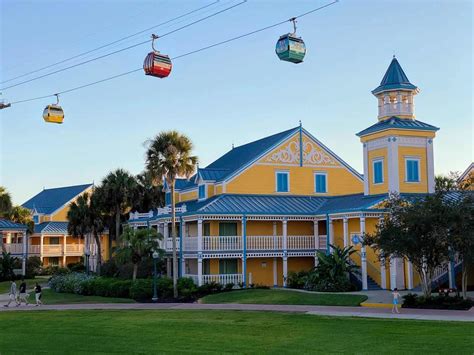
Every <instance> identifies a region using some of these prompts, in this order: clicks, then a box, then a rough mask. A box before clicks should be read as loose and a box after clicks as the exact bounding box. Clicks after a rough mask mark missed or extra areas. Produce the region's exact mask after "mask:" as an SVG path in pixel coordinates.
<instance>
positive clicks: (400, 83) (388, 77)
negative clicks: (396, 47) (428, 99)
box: [372, 56, 418, 95]
mask: <svg viewBox="0 0 474 355" xmlns="http://www.w3.org/2000/svg"><path fill="white" fill-rule="evenodd" d="M396 89H401V90H416V89H418V88H417V87H416V86H415V85H413V84H412V83H410V80H408V77H407V76H406V74H405V72H404V71H403V69H402V67H401V66H400V63H398V60H397V58H395V56H394V57H393V59H392V62H391V63H390V65H389V67H388V69H387V71H386V72H385V75H384V77H383V79H382V81H381V82H380V85H379V86H378V87H376V88H375V89H374V90H373V91H372V94H374V95H375V94H378V93H380V92H382V91H387V90H396Z"/></svg>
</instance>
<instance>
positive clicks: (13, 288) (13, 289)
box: [3, 280, 18, 307]
mask: <svg viewBox="0 0 474 355" xmlns="http://www.w3.org/2000/svg"><path fill="white" fill-rule="evenodd" d="M8 295H9V300H8V303H7V304H4V305H3V306H4V307H8V306H10V303H12V301H13V302H15V303H16V305H17V306H18V301H17V299H16V297H17V295H16V283H15V281H14V280H12V283H11V284H10V293H9V294H8Z"/></svg>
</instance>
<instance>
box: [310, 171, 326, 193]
mask: <svg viewBox="0 0 474 355" xmlns="http://www.w3.org/2000/svg"><path fill="white" fill-rule="evenodd" d="M316 175H324V176H325V177H326V179H325V182H326V186H325V188H326V191H325V192H318V191H316ZM313 183H314V193H315V194H317V195H327V194H328V191H329V188H328V185H329V184H328V173H327V172H326V171H313Z"/></svg>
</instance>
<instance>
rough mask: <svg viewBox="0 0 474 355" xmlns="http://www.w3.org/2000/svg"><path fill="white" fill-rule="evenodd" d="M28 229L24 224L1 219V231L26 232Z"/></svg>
mask: <svg viewBox="0 0 474 355" xmlns="http://www.w3.org/2000/svg"><path fill="white" fill-rule="evenodd" d="M26 229H28V227H27V226H25V225H24V224H20V223H16V222H13V221H10V220H8V219H3V218H0V230H19V231H24V230H26Z"/></svg>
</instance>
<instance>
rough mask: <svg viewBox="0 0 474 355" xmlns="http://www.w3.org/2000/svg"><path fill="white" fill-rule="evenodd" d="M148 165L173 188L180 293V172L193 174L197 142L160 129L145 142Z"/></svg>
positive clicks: (175, 264)
mask: <svg viewBox="0 0 474 355" xmlns="http://www.w3.org/2000/svg"><path fill="white" fill-rule="evenodd" d="M145 144H146V146H147V152H146V169H147V170H148V171H149V172H150V174H151V176H152V178H153V180H154V181H155V182H159V181H163V180H164V181H166V184H167V185H168V188H170V189H171V218H172V219H171V226H172V231H171V237H172V240H173V290H174V292H173V293H174V297H175V298H177V297H178V286H177V285H178V272H177V271H178V259H177V255H176V211H175V202H176V201H175V182H176V178H177V177H179V176H184V177H186V178H189V177H191V175H192V174H193V173H194V171H195V169H196V165H197V162H198V158H197V157H196V156H193V155H191V152H192V149H193V144H192V142H191V140H190V139H189V138H188V137H186V136H185V135H182V134H180V133H179V132H177V131H168V132H161V133H159V134H158V135H157V136H156V137H155V138H154V139H151V140H148V141H147V142H145Z"/></svg>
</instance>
